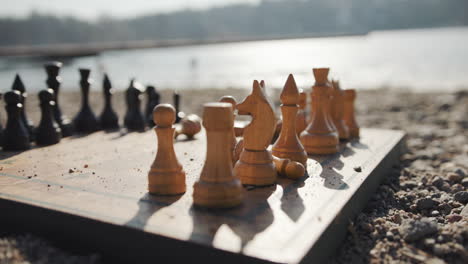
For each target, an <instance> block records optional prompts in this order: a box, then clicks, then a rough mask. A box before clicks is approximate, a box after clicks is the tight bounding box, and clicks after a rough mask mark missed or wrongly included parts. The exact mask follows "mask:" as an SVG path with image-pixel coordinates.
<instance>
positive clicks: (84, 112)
mask: <svg viewBox="0 0 468 264" xmlns="http://www.w3.org/2000/svg"><path fill="white" fill-rule="evenodd" d="M79 71H80V75H81V80H80V86H81V110H80V112H79V113H78V114H77V115H76V117H75V118H74V119H73V127H74V128H75V132H77V133H92V132H95V131H97V130H98V121H97V119H96V116H95V115H94V113H93V110H91V107H90V106H89V87H90V86H91V80H90V79H89V74H90V73H91V70H89V69H79Z"/></svg>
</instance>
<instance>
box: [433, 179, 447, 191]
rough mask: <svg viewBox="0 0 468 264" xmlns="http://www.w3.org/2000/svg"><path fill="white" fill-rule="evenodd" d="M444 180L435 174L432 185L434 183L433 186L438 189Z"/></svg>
mask: <svg viewBox="0 0 468 264" xmlns="http://www.w3.org/2000/svg"><path fill="white" fill-rule="evenodd" d="M444 182H445V181H444V180H443V179H442V178H441V177H439V176H436V177H434V178H433V179H432V185H434V186H435V187H437V188H438V189H440V187H442V184H444Z"/></svg>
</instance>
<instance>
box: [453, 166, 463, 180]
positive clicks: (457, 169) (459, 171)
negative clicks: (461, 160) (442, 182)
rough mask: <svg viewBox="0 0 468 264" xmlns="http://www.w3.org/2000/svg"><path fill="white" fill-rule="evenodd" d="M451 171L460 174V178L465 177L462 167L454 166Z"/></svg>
mask: <svg viewBox="0 0 468 264" xmlns="http://www.w3.org/2000/svg"><path fill="white" fill-rule="evenodd" d="M453 172H455V173H456V174H458V175H460V176H461V177H462V178H465V177H466V170H465V169H463V168H456V169H455V170H454V171H453Z"/></svg>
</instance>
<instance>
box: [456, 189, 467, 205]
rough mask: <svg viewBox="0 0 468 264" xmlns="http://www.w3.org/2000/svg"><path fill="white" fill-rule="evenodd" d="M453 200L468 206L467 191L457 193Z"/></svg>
mask: <svg viewBox="0 0 468 264" xmlns="http://www.w3.org/2000/svg"><path fill="white" fill-rule="evenodd" d="M453 199H455V201H457V202H460V203H462V204H466V203H467V202H468V192H467V191H461V192H457V193H456V194H455V195H453Z"/></svg>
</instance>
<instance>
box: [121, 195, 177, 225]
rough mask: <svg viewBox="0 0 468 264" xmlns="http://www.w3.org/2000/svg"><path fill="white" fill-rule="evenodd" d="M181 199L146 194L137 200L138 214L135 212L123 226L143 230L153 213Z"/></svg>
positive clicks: (174, 196)
mask: <svg viewBox="0 0 468 264" xmlns="http://www.w3.org/2000/svg"><path fill="white" fill-rule="evenodd" d="M181 197H182V195H171V196H154V195H151V194H149V193H146V194H144V195H143V196H142V197H141V198H140V199H139V200H138V212H136V213H135V215H134V216H133V217H132V218H131V219H130V220H128V221H127V222H126V223H125V224H124V225H125V226H129V227H133V228H137V229H143V228H144V227H145V226H146V224H147V222H148V219H149V218H150V217H151V216H152V215H154V213H156V212H157V211H159V210H161V209H163V208H164V207H167V206H170V205H171V204H173V203H175V202H176V201H178V200H179V199H180V198H181Z"/></svg>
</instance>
